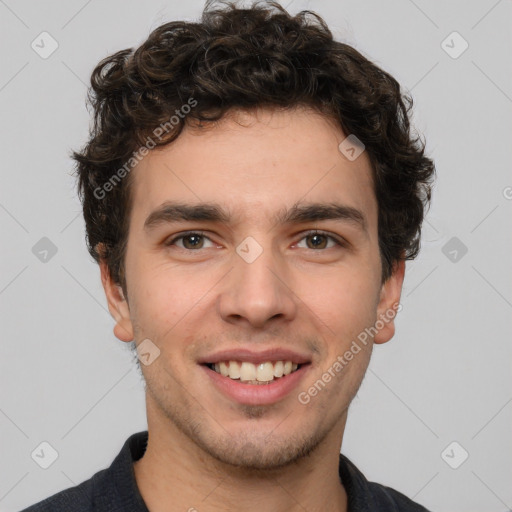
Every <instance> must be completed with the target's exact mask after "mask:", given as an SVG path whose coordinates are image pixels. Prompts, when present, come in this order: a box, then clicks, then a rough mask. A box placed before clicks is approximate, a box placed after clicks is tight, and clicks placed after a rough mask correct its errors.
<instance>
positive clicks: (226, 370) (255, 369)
mask: <svg viewBox="0 0 512 512" xmlns="http://www.w3.org/2000/svg"><path fill="white" fill-rule="evenodd" d="M205 366H207V367H208V368H209V369H210V370H212V371H214V372H216V373H219V374H220V375H222V376H223V377H227V378H229V379H231V380H234V381H238V382H240V383H244V384H255V385H261V384H270V383H271V382H274V381H277V380H279V379H281V378H283V377H286V376H287V375H290V374H292V373H294V372H296V371H297V370H298V369H300V368H301V367H302V366H304V365H302V364H297V363H292V362H291V361H265V362H263V363H259V364H253V363H250V362H248V361H220V362H219V363H205Z"/></svg>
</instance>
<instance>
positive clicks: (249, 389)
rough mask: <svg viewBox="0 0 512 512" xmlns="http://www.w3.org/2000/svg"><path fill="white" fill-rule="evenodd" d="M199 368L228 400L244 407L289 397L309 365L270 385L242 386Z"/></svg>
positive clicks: (275, 380)
mask: <svg viewBox="0 0 512 512" xmlns="http://www.w3.org/2000/svg"><path fill="white" fill-rule="evenodd" d="M201 366H202V367H203V369H204V370H205V371H206V373H207V375H208V376H209V378H210V379H211V380H212V382H213V384H214V385H215V386H216V387H217V388H218V389H220V391H221V392H223V393H224V394H225V395H227V396H228V397H229V398H231V399H233V400H236V401H237V402H239V403H241V404H245V405H268V404H273V403H275V402H278V401H279V400H282V399H283V398H285V397H286V396H287V395H289V394H290V393H291V392H292V391H293V389H294V388H295V387H297V386H298V384H299V382H300V380H301V379H302V378H303V377H304V375H305V374H306V372H307V371H308V369H309V367H310V364H304V365H302V366H301V367H300V368H299V369H298V370H295V371H294V372H293V373H290V374H289V375H286V376H284V377H280V378H278V379H274V380H273V381H272V382H270V384H242V383H241V382H240V380H234V379H230V378H229V377H224V376H223V375H221V374H220V373H217V372H216V371H214V370H210V368H208V366H206V365H201Z"/></svg>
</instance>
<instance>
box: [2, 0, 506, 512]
mask: <svg viewBox="0 0 512 512" xmlns="http://www.w3.org/2000/svg"><path fill="white" fill-rule="evenodd" d="M288 4H289V5H290V7H289V9H290V10H291V11H292V12H297V11H299V10H301V9H303V8H310V9H312V10H314V11H317V12H318V13H319V14H321V15H322V16H323V17H324V18H325V19H326V21H327V22H328V23H329V25H330V27H331V29H332V30H333V31H334V33H335V34H336V36H337V37H338V38H339V39H341V40H343V41H345V42H348V43H350V44H353V45H354V46H355V47H356V48H357V49H359V50H360V51H362V52H363V53H364V54H365V55H367V56H369V57H370V58H372V59H373V60H375V62H376V63H377V64H379V65H381V66H382V67H384V68H385V69H386V70H388V71H390V72H391V73H392V74H393V75H394V76H395V77H396V78H397V79H398V80H399V81H400V82H401V83H402V84H403V86H404V87H405V88H406V89H408V90H409V91H411V92H412V94H413V96H414V98H415V102H416V108H415V112H416V114H415V124H416V126H417V128H418V129H419V130H420V131H421V132H422V133H423V134H424V135H425V137H426V138H427V143H428V146H427V147H428V151H429V154H430V155H431V156H432V157H433V158H434V159H435V161H436V164H437V169H438V180H437V185H436V187H435V190H434V201H433V205H432V208H431V211H430V213H429V216H428V219H427V222H426V224H425V230H424V234H423V245H422V252H421V255H420V257H419V259H418V260H416V261H414V262H412V263H409V264H408V265H407V274H406V279H405V284H404V290H403V295H402V304H403V310H402V312H401V313H400V315H399V318H398V320H397V334H396V336H395V338H394V339H393V340H392V341H391V342H389V343H386V344H384V345H382V346H377V347H376V348H375V350H374V355H373V359H372V361H371V364H370V368H369V370H368V373H367V376H366V378H365V380H364V381H363V385H362V388H361V390H360V392H359V393H358V395H357V397H356V399H355V400H354V402H353V404H352V406H351V410H350V414H349V421H348V425H347V429H346V433H345V438H344V442H343V452H344V453H346V454H347V455H348V456H349V457H350V458H352V459H353V460H354V462H355V463H356V464H357V465H358V466H359V468H360V469H361V470H362V471H363V472H364V473H365V475H366V476H367V477H368V478H369V479H370V480H375V481H378V482H381V483H384V484H386V485H389V486H391V487H394V488H396V489H398V490H400V491H401V492H403V493H405V494H406V495H408V496H410V497H412V498H413V499H414V500H415V501H418V502H420V503H422V504H424V505H425V506H426V507H428V508H430V509H431V510H433V511H440V512H443V511H445V512H448V511H450V512H470V511H486V512H493V511H496V512H498V511H499V512H501V511H505V510H507V509H511V508H512V462H511V461H512V436H511V425H512V422H511V419H512V371H511V369H512V368H511V361H512V357H511V356H512V349H511V343H510V340H511V322H510V319H511V309H512V287H511V273H512V272H511V266H510V255H511V248H512V247H511V246H512V240H511V236H510V233H511V227H512V226H511V224H512V215H511V214H512V200H511V199H510V198H511V197H512V188H507V187H512V175H511V172H510V147H511V144H510V129H511V124H512V116H511V109H512V80H511V66H510V49H511V35H510V33H511V32H510V19H511V13H512V5H511V2H510V0H501V1H496V0H485V1H483V0H482V1H472V2H468V1H462V0H461V1H452V2H445V1H439V0H437V1H430V2H428V1H426V0H421V1H420V0H415V1H412V0H391V1H387V2H381V1H380V0H372V1H364V2H361V1H356V0H353V1H337V2H335V1H333V0H331V1H320V0H318V1H314V0H311V1H309V2H307V1H305V0H295V1H293V2H291V3H290V2H289V0H288V2H286V1H285V2H283V5H288ZM202 5H203V4H202V1H197V0H194V1H190V2H188V3H187V4H186V5H184V4H183V3H182V2H178V1H176V0H174V1H167V2H164V1H161V0H146V1H144V2H122V1H121V0H109V1H103V2H101V1H99V0H92V1H91V0H90V1H88V2H87V1H83V0H73V1H67V2H57V1H47V2H36V1H15V0H0V42H1V44H0V52H1V68H0V109H1V127H0V129H1V132H0V141H1V145H2V151H1V155H2V160H1V165H0V168H1V172H2V180H1V189H0V228H1V238H2V245H1V247H2V250H1V265H0V268H1V274H0V312H1V342H2V347H1V360H0V364H1V366H0V375H1V386H0V433H1V436H0V453H1V468H0V469H1V474H0V510H2V511H7V512H8V511H16V510H19V509H21V508H22V507H24V506H27V505H29V504H31V503H33V502H35V501H38V500H40V499H42V498H44V497H47V496H49V495H50V494H53V493H55V492H57V491H59V490H62V489H64V488H67V487H69V486H72V485H75V484H77V483H80V482H82V481H83V480H85V479H87V478H89V477H90V476H91V475H92V474H93V473H95V472H96V471H98V470H100V469H102V468H104V467H107V466H108V465H110V463H111V462H112V460H113V458H114V456H115V455H116V454H117V453H118V451H119V449H120V448H121V446H122V444H123V443H124V441H125V439H126V438H127V437H128V436H129V435H130V434H132V433H134V432H136V431H139V430H143V429H145V428H146V420H145V409H144V395H143V387H142V383H141V380H140V377H139V375H138V373H137V371H136V369H135V365H134V364H133V362H132V359H131V356H130V353H129V351H128V348H127V346H126V345H125V344H123V343H121V342H120V341H118V340H117V339H116V338H115V337H114V335H113V334H112V327H113V320H112V319H111V317H110V315H109V313H108V310H107V307H106V301H105V298H104V294H103V290H102V288H101V283H100V277H99V269H98V267H97V266H96V264H95V263H93V261H92V260H91V258H90V257H89V255H88V253H87V252H86V248H85V242H84V224H83V220H82V217H81V213H80V203H79V201H78V199H77V197H76V195H75V188H74V186H75V184H74V179H73V178H72V176H71V171H72V162H71V161H70V159H69V158H68V154H69V151H70V150H71V149H72V148H73V149H76V148H78V147H80V146H81V145H82V144H83V143H84V142H85V141H86V138H87V131H88V125H89V115H88V113H87V111H86V108H85V94H86V85H87V84H88V80H89V76H90V73H91V71H92V69H93V67H94V66H95V64H96V63H97V62H98V61H99V60H100V59H102V58H103V57H105V56H107V55H108V54H110V53H113V52H114V51H117V50H120V49H123V48H127V47H132V46H138V45H139V44H140V43H141V42H142V41H143V40H144V39H145V38H146V37H147V35H148V34H149V32H150V31H151V30H152V29H154V28H156V27H157V26H158V25H160V24H161V23H163V22H166V21H170V20H173V19H183V18H185V19H195V18H197V17H198V16H199V14H200V11H201V8H202ZM42 31H47V32H49V33H50V34H51V36H52V37H53V38H54V39H55V40H56V41H57V42H58V44H59V47H58V49H57V50H56V51H55V53H53V54H52V55H51V56H50V57H49V58H47V59H42V58H41V57H40V56H39V55H38V54H37V53H36V52H35V51H33V50H32V48H31V42H32V41H33V40H34V39H36V38H37V37H38V35H39V34H40V33H41V32H42ZM453 31H457V32H458V33H460V35H461V36H462V37H463V38H464V39H465V40H466V41H467V42H468V43H469V48H468V49H467V50H466V51H465V52H464V53H463V54H462V55H460V56H459V57H458V58H456V59H454V58H452V57H450V56H449V55H448V54H447V53H446V52H445V50H444V49H443V47H442V46H441V43H442V41H443V40H445V39H446V38H447V36H448V35H449V34H451V33H452V32H453ZM445 44H448V45H449V46H452V47H453V48H452V50H451V51H452V52H453V51H457V50H458V49H460V48H461V46H460V44H461V41H460V40H457V39H455V40H453V38H452V39H448V41H447V43H445ZM42 237H48V238H49V239H50V240H51V241H52V242H53V244H55V246H56V247H57V253H56V254H55V255H54V256H53V257H51V258H48V261H47V262H42V261H40V259H39V258H37V257H36V255H35V254H34V253H33V252H32V248H33V246H34V245H35V244H36V243H37V242H38V241H39V240H40V239H41V238H42ZM452 237H457V239H458V241H457V240H456V241H455V242H452V243H456V244H458V246H459V247H458V248H457V247H455V250H456V251H457V253H456V254H455V253H453V252H452V253H451V254H450V252H449V251H453V248H452V247H451V246H448V248H445V252H446V253H447V254H448V256H446V255H445V254H444V253H443V248H444V247H445V244H447V242H448V241H449V240H450V239H451V238H452ZM461 244H464V245H465V246H466V247H467V249H468V251H467V254H465V255H462V252H461V250H460V247H461ZM454 257H456V261H451V260H452V259H453V258H454ZM43 441H46V442H48V443H50V444H51V445H52V446H53V447H54V448H55V450H57V452H58V455H59V456H58V459H57V460H56V461H55V462H54V463H53V465H51V466H50V467H49V468H48V469H46V470H44V469H41V468H40V467H39V466H38V465H37V464H36V463H35V462H34V460H33V459H32V458H31V453H32V452H33V450H34V449H35V448H37V447H38V446H39V445H40V443H41V442H43ZM453 441H456V442H457V443H459V445H460V446H461V447H463V449H465V450H466V451H467V452H468V453H469V458H468V459H467V460H466V461H465V462H464V463H463V464H462V465H461V466H460V467H459V468H458V469H452V468H451V467H450V466H449V465H448V464H447V463H446V462H445V460H443V457H442V456H441V453H442V452H443V450H444V449H445V448H446V447H447V446H448V445H449V444H450V443H452V442H453ZM460 450H461V449H460V448H456V449H455V450H454V451H453V452H451V451H450V450H449V451H448V453H449V455H451V462H452V463H453V461H454V460H455V462H457V459H458V458H459V457H460V453H461V452H460ZM445 458H446V457H445Z"/></svg>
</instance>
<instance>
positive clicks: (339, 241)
mask: <svg viewBox="0 0 512 512" xmlns="http://www.w3.org/2000/svg"><path fill="white" fill-rule="evenodd" d="M191 235H199V236H201V237H203V238H206V239H207V240H210V242H211V241H212V240H211V239H210V238H209V237H208V236H206V235H205V234H204V233H203V232H201V231H187V232H186V233H182V234H181V235H178V236H176V237H174V238H173V239H172V240H169V241H168V242H165V245H166V246H172V245H174V243H175V242H176V241H177V240H181V239H183V238H186V237H187V236H191ZM313 235H321V236H325V237H326V238H329V239H331V240H332V241H333V242H334V243H335V244H336V245H338V246H339V247H346V246H347V243H346V242H345V241H343V240H342V239H338V238H337V237H335V236H333V235H330V234H329V233H326V232H325V231H319V230H311V231H307V232H306V233H305V234H304V235H303V236H302V238H301V239H300V240H299V242H300V241H302V240H304V239H305V238H307V237H309V236H313ZM180 249H182V247H180ZM326 249H332V247H327V248H326ZM326 249H309V250H311V251H318V250H320V251H322V250H324V251H325V250H326ZM183 250H185V251H189V252H194V249H186V248H183ZM196 250H197V251H199V250H200V249H196Z"/></svg>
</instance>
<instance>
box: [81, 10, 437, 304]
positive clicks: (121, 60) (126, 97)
mask: <svg viewBox="0 0 512 512" xmlns="http://www.w3.org/2000/svg"><path fill="white" fill-rule="evenodd" d="M191 99H192V101H193V102H194V103H192V102H191ZM88 101H89V103H90V104H91V105H92V107H93V109H94V122H93V125H92V127H91V130H90V137H89V140H88V142H87V144H86V145H85V146H84V148H83V149H82V150H81V151H80V152H73V153H72V158H73V159H74V160H75V161H76V172H77V175H78V193H79V196H80V199H81V201H82V204H83V214H84V219H85V224H86V231H87V235H86V237H87V245H88V250H89V252H90V254H91V255H92V256H93V258H94V259H95V260H96V261H97V262H99V261H100V259H104V260H105V261H106V263H107V265H108V268H109V272H110V274H111V276H112V278H113V280H114V282H115V283H116V284H118V285H121V286H122V288H123V291H124V292H125V296H126V280H125V274H124V257H125V252H126V242H127V237H128V227H129V217H130V211H131V194H130V190H131V183H132V180H131V179H130V177H131V176H132V175H131V174H129V170H130V169H129V168H127V162H130V165H131V166H133V165H135V164H136V159H135V158H134V155H136V154H137V151H139V152H140V149H141V148H143V149H146V148H148V147H151V148H152V147H154V146H162V145H166V144H169V143H171V142H172V141H173V140H174V139H176V138H177V137H178V136H179V134H180V133H181V131H182V129H183V127H184V126H185V124H186V123H195V124H198V123H201V122H208V121H214V120H218V119H220V118H222V117H223V116H224V115H225V114H226V113H227V112H228V111H229V110H231V109H234V108H242V109H253V108H256V107H272V108H276V107H278V108H290V107H294V106H298V105H304V106H309V107H312V108H314V109H315V110H316V111H318V112H319V113H321V114H323V115H325V116H328V117H330V118H332V119H334V120H335V121H336V123H337V124H338V125H339V126H340V127H341V129H342V130H343V131H344V132H345V134H347V135H348V134H353V135H355V136H356V137H357V138H358V139H359V140H360V141H362V142H363V143H364V145H365V149H366V152H367V154H368V156H369V158H370V161H371V164H372V171H373V178H374V180H373V181H374V187H375V194H376V199H377V204H378V236H379V249H380V254H381V261H382V282H385V281H386V280H387V279H388V278H389V276H390V275H391V273H392V271H393V266H394V264H395V263H396V262H398V261H400V260H402V259H413V258H415V257H416V256H417V254H418V252H419V248H420V234H421V224H422V222H423V217H424V214H425V211H426V208H428V206H429V202H430V199H431V189H432V181H433V178H434V174H435V166H434V163H433V161H432V160H431V159H429V158H427V157H426V156H425V144H424V142H423V141H422V140H421V138H420V137H419V136H418V135H413V134H412V131H411V128H410V120H409V114H410V112H411V108H412V99H411V98H410V96H408V95H406V94H404V93H402V92H401V89H400V85H399V83H398V82H397V81H396V80H395V79H394V78H393V77H392V76H390V75H389V74H388V73H387V72H385V71H383V70H382V69H380V68H379V67H377V66H376V65H375V64H373V63H372V62H370V61H369V60H368V59H367V58H365V57H364V56H363V55H361V54H360V53H359V52H358V51H356V50H355V49H354V48H352V47H351V46H349V45H347V44H343V43H341V42H337V41H335V40H334V39H333V35H332V33H331V31H330V30H329V28H328V27H327V25H326V23H325V21H324V20H323V19H322V18H321V17H320V16H318V15H317V14H315V13H313V12H311V11H302V12H300V13H299V14H297V15H295V16H292V15H290V14H289V13H288V12H287V11H286V10H285V9H284V8H283V7H281V6H280V5H279V4H277V3H275V2H255V3H253V4H252V6H251V7H250V8H240V7H239V6H237V5H236V2H233V3H232V2H224V1H221V2H218V1H215V0H213V1H212V0H210V1H208V2H207V3H206V6H205V9H204V11H203V14H202V17H201V21H200V22H198V23H192V22H184V21H175V22H170V23H166V24H164V25H161V26H160V27H158V28H157V29H155V30H154V31H153V32H152V33H151V34H150V35H149V37H148V39H147V40H146V41H145V42H144V43H143V44H142V45H141V46H140V47H139V48H137V49H136V50H135V51H134V49H133V48H130V49H125V50H121V51H118V52H117V53H114V54H113V55H110V56H108V57H106V58H105V59H103V60H102V61H101V62H100V63H99V64H98V65H97V66H96V68H95V69H94V71H93V73H92V76H91V88H90V89H89V93H88ZM184 105H194V108H188V110H185V109H184ZM182 112H188V113H187V115H186V116H184V115H181V113H182ZM175 114H176V115H175ZM170 118H171V119H172V121H171V122H170ZM158 126H166V129H165V130H161V129H160V131H159V132H158V135H159V136H158V140H157V141H156V142H155V141H154V136H155V135H156V133H157V131H156V129H155V128H156V127H158ZM162 131H163V133H161V132H162ZM149 140H151V141H152V146H149V145H148V141H149ZM146 151H147V149H146ZM123 169H124V171H123ZM124 176H126V177H124ZM121 177H122V178H123V179H121ZM113 180H117V181H113Z"/></svg>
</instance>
